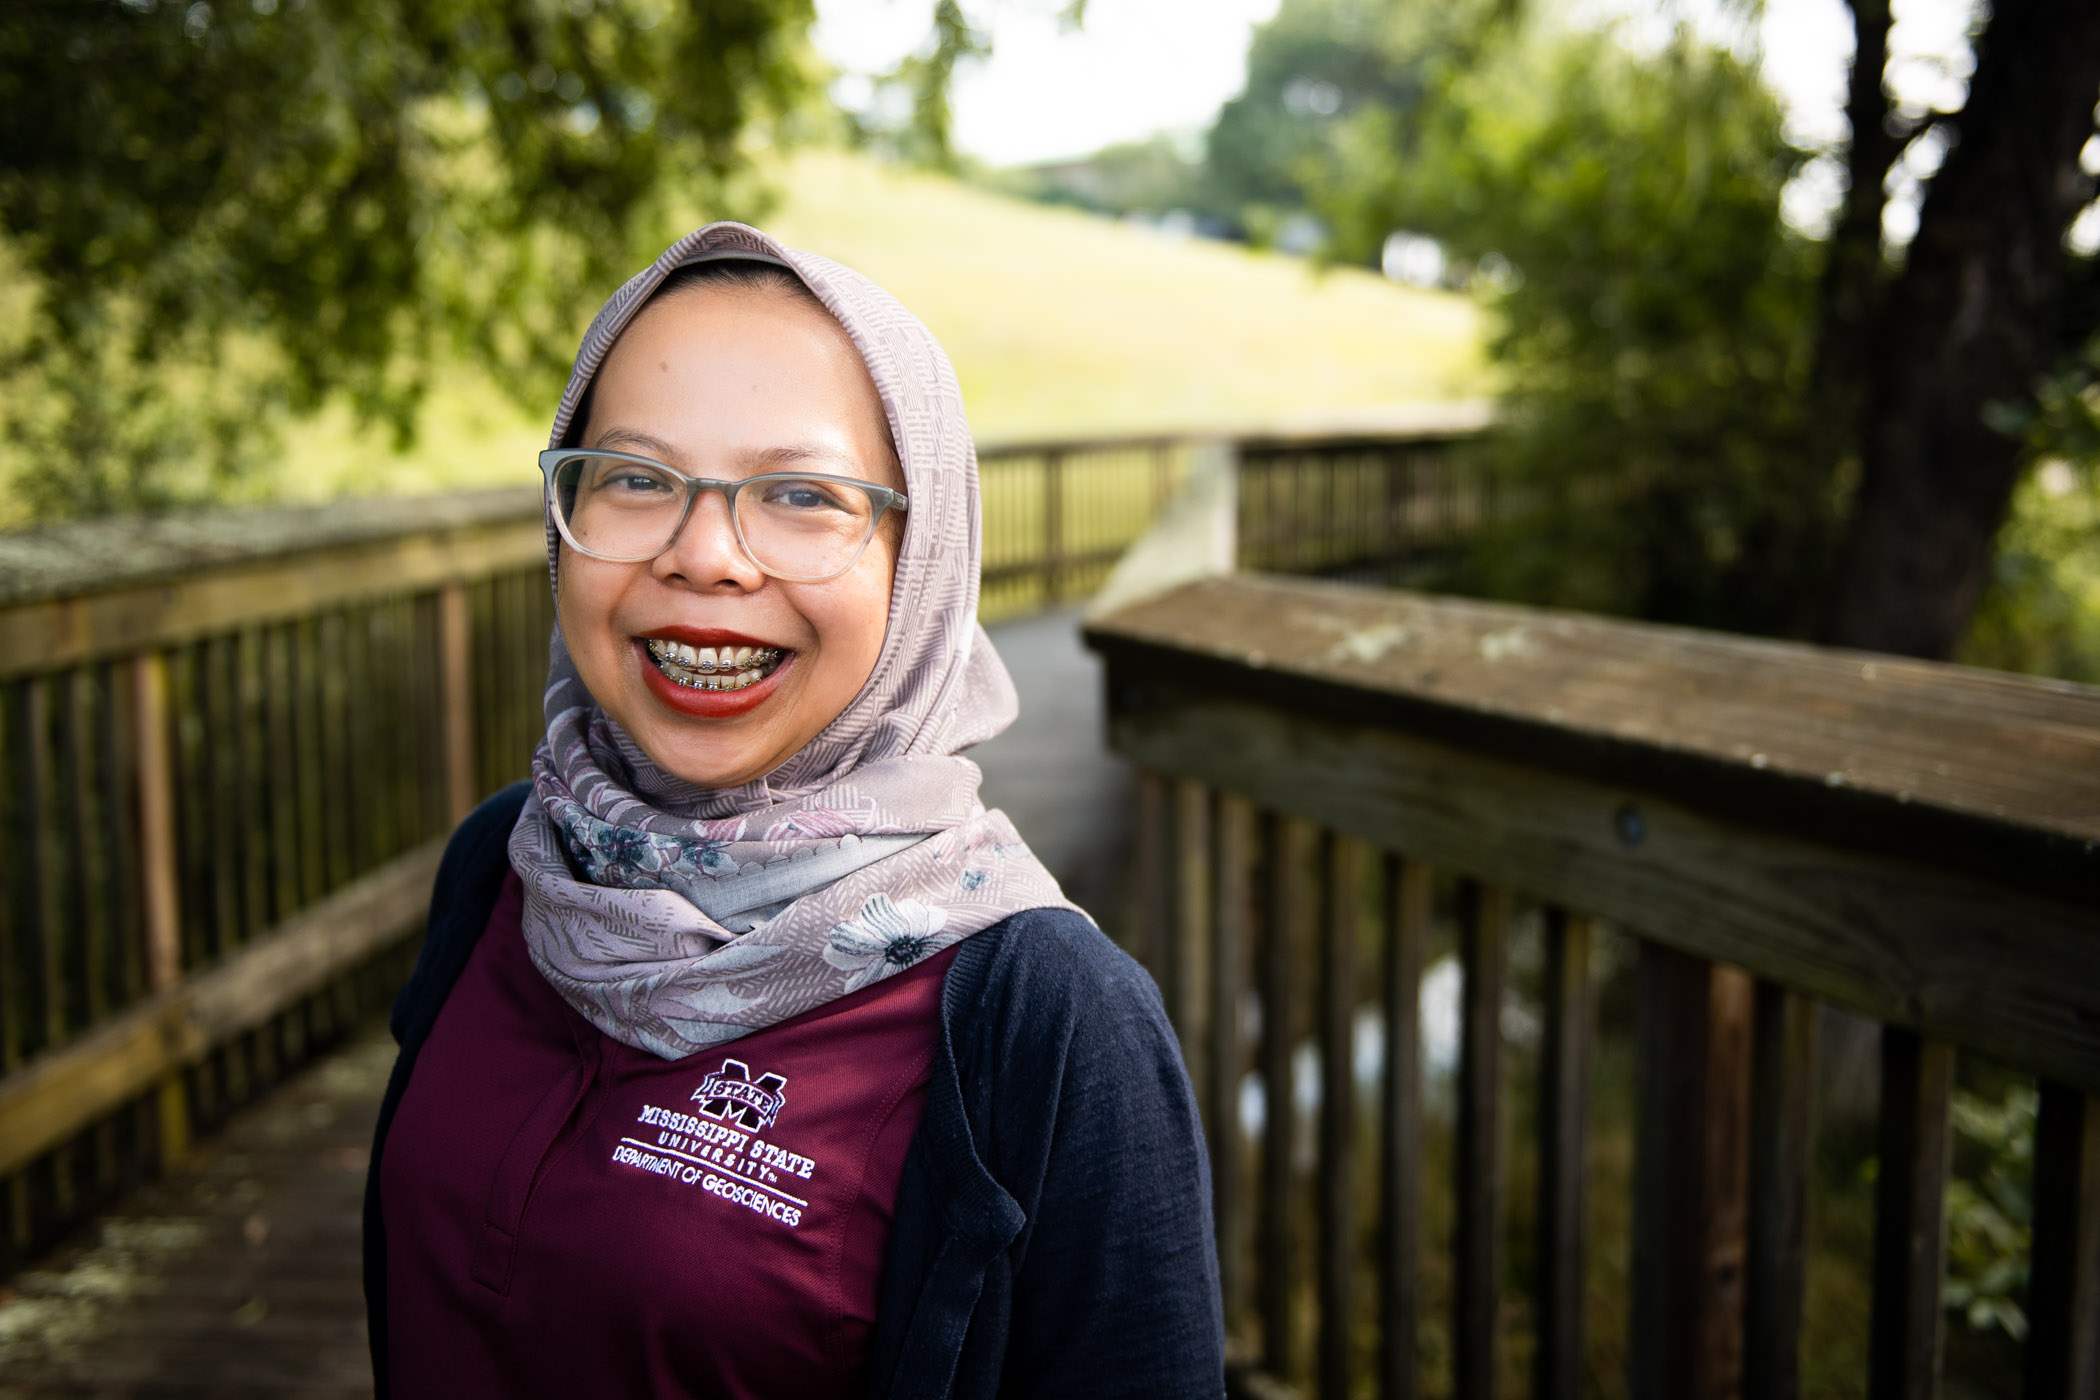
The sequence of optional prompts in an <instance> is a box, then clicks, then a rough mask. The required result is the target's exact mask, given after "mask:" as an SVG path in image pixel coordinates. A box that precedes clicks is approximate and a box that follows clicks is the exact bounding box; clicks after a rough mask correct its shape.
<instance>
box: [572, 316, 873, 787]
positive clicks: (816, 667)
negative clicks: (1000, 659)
mask: <svg viewBox="0 0 2100 1400" xmlns="http://www.w3.org/2000/svg"><path fill="white" fill-rule="evenodd" d="M576 441H577V443H578V445H579V446H583V447H590V448H602V449H605V450H608V451H616V452H631V453H636V454H639V455H641V456H644V457H652V458H654V459H656V460H657V461H659V462H662V463H664V464H665V465H667V466H670V467H675V468H676V469H677V470H679V471H681V472H683V473H685V474H686V475H687V476H696V477H711V478H715V479H720V480H739V479H742V478H744V477H749V476H757V475H760V474H762V473H766V472H782V471H809V472H822V473H825V474H828V475H832V476H849V477H858V478H860V479H862V480H864V481H870V482H874V483H876V484H878V485H882V486H889V487H893V488H895V489H898V490H902V489H903V487H904V478H903V474H902V473H901V472H900V471H899V470H898V468H897V464H896V460H895V458H894V457H893V455H892V454H891V450H890V446H889V440H888V435H887V433H886V431H885V430H884V426H883V412H882V401H881V399H880V398H879V397H878V396H877V395H876V392H875V385H874V383H873V381H871V380H870V379H869V378H868V371H867V367H866V366H865V365H864V364H863V363H862V362H861V358H860V356H859V354H858V353H857V352H856V351H855V350H854V348H853V344H852V342H851V341H850V340H848V339H847V338H846V335H845V332H844V331H843V330H842V329H841V328H840V327H839V324H838V323H837V322H836V321H834V320H833V319H832V318H831V317H830V316H828V315H826V314H825V313H824V312H823V311H822V310H821V309H820V308H818V307H815V306H812V305H810V304H809V303H808V302H807V301H805V300H803V299H802V298H800V297H798V296H794V295H791V294H789V293H786V292H781V291H774V290H759V291H753V290H747V289H743V288H735V287H703V288H700V289H695V290H691V291H685V292H680V293H677V294H674V295H673V296H671V297H669V298H666V299H664V300H661V301H657V302H653V303H651V304H650V305H649V306H647V307H645V308H644V309H643V310H642V312H641V314H640V315H638V316H637V317H636V318H635V319H634V321H633V322H632V323H631V324H630V325H629V326H628V327H627V329H626V330H625V331H623V332H621V334H620V338H619V340H618V341H617V342H616V343H615V344H614V345H613V349H612V353H611V354H610V355H609V356H607V357H606V361H605V363H604V365H603V366H602V367H601V368H600V369H599V371H598V377H597V380H596V382H595V383H594V384H593V386H592V389H591V405H590V417H589V419H588V420H587V421H586V422H585V424H584V430H583V433H582V435H581V436H580V437H579V438H577V439H576ZM890 519H891V518H890V517H885V524H884V526H883V527H882V528H880V529H878V530H877V531H876V533H875V538H874V539H873V540H872V541H870V542H869V544H868V547H867V549H866V550H865V551H864V552H863V553H862V554H861V556H860V559H859V561H858V562H856V563H855V564H854V566H853V567H852V568H851V569H850V570H848V571H847V572H846V573H844V574H842V575H840V576H839V577H838V578H834V579H830V580H827V581H826V582H823V583H788V582H784V581H782V580H780V579H776V578H770V577H768V576H767V575H766V574H764V573H762V572H760V571H759V568H758V566H757V565H755V564H753V563H752V562H751V560H750V559H749V558H748V557H746V556H745V554H744V552H743V549H742V548H741V547H740V546H739V545H738V543H737V538H736V532H735V530H734V528H733V527H732V525H731V523H730V518H729V509H728V504H727V502H726V501H725V500H724V499H723V497H722V496H721V495H720V494H719V493H716V492H709V493H707V494H704V495H702V496H701V497H700V499H699V500H698V501H697V502H696V503H695V504H694V506H693V511H692V514H691V516H689V517H688V518H687V520H686V523H685V528H684V529H683V530H681V531H680V532H679V535H678V538H677V539H676V540H674V541H673V542H672V544H671V547H670V548H669V549H667V550H665V551H664V552H663V553H662V554H659V555H658V556H657V557H656V558H654V559H652V560H649V561H647V562H645V563H639V564H611V563H606V562H605V561H603V560H598V559H592V558H590V557H588V556H586V555H582V554H578V553H576V552H575V551H574V550H572V549H570V548H569V547H568V545H567V544H564V545H563V546H562V552H561V572H560V597H559V600H558V603H557V606H558V608H559V612H560V617H561V629H562V635H563V636H564V637H565V638H566V639H567V641H568V645H569V654H570V655H571V656H572V657H573V658H574V659H575V662H576V670H577V673H578V674H579V675H580V676H581V677H582V678H583V683H584V684H585V685H586V686H588V687H590V692H591V694H592V695H593V696H595V697H596V698H597V701H598V703H599V704H600V705H601V706H603V707H604V709H605V712H606V713H607V714H608V715H610V716H612V718H613V719H615V720H617V721H618V722H619V724H620V726H621V727H622V728H623V729H625V730H626V731H627V733H628V734H629V735H631V736H632V737H633V738H634V741H635V742H636V743H637V744H639V745H641V747H642V751H643V752H644V753H647V754H648V755H649V757H650V758H652V759H654V760H655V761H656V763H657V765H658V766H659V767H661V768H663V769H664V770H665V771H666V772H668V773H671V774H673V775H675V776H677V777H679V778H683V779H684V780H686V781H687V782H690V783H695V784H698V785H700V786H702V787H709V788H726V787H735V786H737V785H739V784H742V783H746V782H749V781H751V780H752V779H754V778H758V777H762V776H763V775H765V774H767V773H770V772H772V771H773V770H774V769H775V768H778V767H779V766H780V765H781V764H782V763H784V762H786V761H787V759H788V758H790V757H791V756H792V755H793V754H794V753H795V752H796V751H797V750H799V749H800V748H801V747H802V746H803V745H804V744H806V743H808V742H809V741H810V740H811V739H813V738H815V737H816V736H817V734H818V733H819V732H821V731H822V730H823V728H824V727H825V726H826V725H828V724H830V723H831V721H832V720H834V719H836V718H837V717H838V715H839V713H840V712H841V711H842V710H844V709H845V708H846V706H847V705H848V704H849V703H850V702H851V701H852V699H853V697H854V696H855V695H857V694H859V692H860V689H861V687H862V686H863V685H864V684H866V682H867V679H868V675H869V673H870V672H871V671H873V670H874V667H875V658H876V656H877V655H878V653H880V651H881V650H882V638H883V631H884V627H885V625H886V622H887V618H888V615H889V604H890V579H891V576H892V574H893V572H894V571H895V568H896V540H897V537H898V535H899V533H900V532H899V531H898V530H897V529H896V528H895V526H894V525H892V524H891V523H890ZM652 641H653V642H655V644H656V647H655V652H654V653H652V650H651V645H650V644H651V642H652ZM674 643H675V644H681V645H683V646H685V647H692V648H700V647H709V648H713V649H715V650H716V652H717V654H718V655H721V654H723V653H724V652H725V649H727V648H731V647H734V648H739V649H741V648H744V647H749V648H751V649H752V650H753V651H755V652H757V651H761V650H762V649H766V648H771V649H773V650H776V651H778V652H780V653H782V659H781V661H780V663H779V664H778V666H776V667H775V668H774V669H773V671H772V672H771V674H770V675H767V676H766V677H765V679H763V680H762V681H760V682H758V683H757V684H755V685H748V686H745V687H743V688H741V689H736V690H728V691H719V692H718V691H712V690H704V689H695V688H692V687H691V686H689V685H685V684H681V683H680V680H678V679H673V677H674V676H682V678H683V679H685V680H692V679H694V678H695V677H694V673H693V672H691V671H681V670H680V669H679V668H678V667H677V665H676V661H675V660H673V659H670V657H669V656H667V659H666V661H665V662H664V663H663V664H659V662H658V660H657V656H658V655H665V654H667V653H669V654H671V655H675V652H676V648H675V647H674V646H673V645H672V644H674ZM725 660H726V657H725ZM759 664H760V665H762V664H763V658H761V659H760V663H759ZM724 669H725V670H726V669H727V667H726V666H725V667H724Z"/></svg>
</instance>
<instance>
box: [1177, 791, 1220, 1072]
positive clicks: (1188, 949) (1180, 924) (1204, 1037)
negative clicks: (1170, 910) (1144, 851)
mask: <svg viewBox="0 0 2100 1400" xmlns="http://www.w3.org/2000/svg"><path fill="white" fill-rule="evenodd" d="M1210 897H1211V862H1210V789H1208V788H1206V787H1205V786H1204V785H1203V784H1201V783H1197V782H1191V781H1189V780H1188V779H1186V778H1180V779H1176V780H1175V782H1174V925H1173V928H1172V930H1171V931H1170V936H1171V937H1172V938H1173V940H1174V964H1175V969H1176V976H1175V978H1174V1000H1173V1002H1172V1003H1171V1004H1170V1005H1169V1006H1168V1008H1167V1010H1168V1013H1169V1015H1170V1016H1171V1017H1172V1019H1173V1022H1174V1029H1175V1031H1176V1032H1177V1033H1178V1034H1179V1035H1180V1037H1181V1060H1182V1063H1183V1064H1184V1065H1186V1066H1187V1067H1188V1072H1189V1082H1190V1083H1191V1084H1192V1085H1193V1086H1194V1087H1195V1090H1196V1094H1197V1100H1196V1101H1197V1102H1198V1103H1204V1102H1208V1101H1209V1100H1210V1097H1211V1091H1212V1089H1213V1087H1214V1086H1213V1085H1212V1083H1211V1068H1210V1064H1209V1060H1210V1011H1211V973H1212V971H1213V969H1212V968H1211V966H1210V952H1211V947H1210V945H1211V907H1210Z"/></svg>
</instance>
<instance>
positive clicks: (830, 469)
mask: <svg viewBox="0 0 2100 1400" xmlns="http://www.w3.org/2000/svg"><path fill="white" fill-rule="evenodd" d="M591 447H592V448H593V449H594V450H596V451H600V452H633V453H636V454H638V455H640V456H643V457H653V458H655V459H656V460H657V461H659V462H662V463H663V464H664V465H666V466H670V467H676V466H679V465H680V463H681V462H682V461H683V457H682V455H681V454H680V452H679V451H678V449H677V448H675V447H673V446H672V445H671V444H670V443H668V442H665V441H664V440H663V439H662V438H660V437H656V436H653V435H652V434H649V433H645V432H642V431H641V430H640V429H637V428H621V427H611V428H607V429H606V430H605V431H604V432H602V433H599V434H598V435H597V439H596V440H595V441H594V442H592V444H591ZM739 458H740V461H741V462H742V463H743V465H744V466H745V467H746V468H747V469H748V470H749V471H750V473H751V475H753V476H758V475H760V474H762V473H765V472H771V471H780V470H783V469H794V468H798V467H799V468H802V469H804V470H815V471H822V472H827V473H830V474H832V475H836V476H860V475H863V474H864V473H863V469H862V466H861V462H860V459H859V458H858V457H856V456H854V455H853V454H852V453H850V452H845V451H842V450H840V449H839V448H836V447H830V446H826V445H825V444H823V443H814V442H811V443H784V444H781V445H780V446H777V447H761V448H756V449H753V450H752V451H749V452H745V453H741V454H739Z"/></svg>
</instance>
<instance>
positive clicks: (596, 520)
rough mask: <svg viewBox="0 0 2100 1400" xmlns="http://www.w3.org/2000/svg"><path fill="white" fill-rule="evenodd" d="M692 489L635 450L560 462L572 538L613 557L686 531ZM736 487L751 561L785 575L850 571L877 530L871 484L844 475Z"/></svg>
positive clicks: (642, 551)
mask: <svg viewBox="0 0 2100 1400" xmlns="http://www.w3.org/2000/svg"><path fill="white" fill-rule="evenodd" d="M685 493H686V485H685V479H684V478H682V477H680V476H679V475H678V474H677V473H675V472H672V471H670V470H669V469H667V468H663V467H656V466H652V465H649V464H646V463H642V462H635V461H631V460H628V459H625V458H618V457H572V458H570V459H569V460H567V461H565V462H563V463H562V464H561V465H560V466H558V467H557V468H555V471H554V502H555V507H556V509H558V510H559V511H560V512H561V514H562V523H563V524H565V525H567V526H568V531H569V536H570V538H571V539H572V540H574V541H575V543H576V544H578V545H580V546H581V547H582V548H583V549H584V550H585V551H586V552H588V553H591V554H595V555H598V556H600V557H602V558H606V559H615V560H642V559H651V558H654V557H655V556H656V555H658V554H660V553H662V552H663V551H664V549H665V548H666V547H668V546H669V545H670V543H671V539H672V537H673V536H674V535H675V534H677V532H678V526H679V521H680V519H681V517H682V516H683V514H684V511H685ZM734 495H735V505H734V509H735V513H736V523H737V526H738V529H739V530H740V532H741V534H742V536H743V541H744V548H745V550H746V552H747V553H749V554H750V556H751V562H753V563H754V564H756V565H758V567H759V568H761V569H764V570H765V571H766V572H767V573H769V574H775V575H779V576H781V577H785V578H799V579H822V578H830V577H832V576H834V575H836V574H839V573H842V572H843V571H844V570H846V569H847V568H848V567H850V566H851V565H852V563H853V561H854V559H855V558H856V557H858V555H859V554H860V551H861V548H862V547H863V546H864V545H866V544H867V542H868V537H869V536H870V535H872V534H873V533H874V530H875V517H876V509H875V503H874V501H873V500H872V499H871V498H870V497H869V495H868V493H867V492H866V491H864V490H861V489H859V488H858V487H854V486H848V485H841V484H840V483H838V482H834V481H825V480H821V479H813V478H805V477H787V476H762V477H754V478H753V479H752V480H750V481H748V482H745V483H744V484H743V485H742V486H740V487H739V488H737V490H736V492H735V493H734Z"/></svg>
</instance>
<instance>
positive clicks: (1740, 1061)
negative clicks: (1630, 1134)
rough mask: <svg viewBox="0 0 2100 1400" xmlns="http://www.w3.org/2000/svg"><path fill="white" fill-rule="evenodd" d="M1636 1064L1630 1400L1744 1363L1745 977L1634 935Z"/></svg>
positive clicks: (1686, 1391)
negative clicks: (1637, 953) (1637, 954)
mask: <svg viewBox="0 0 2100 1400" xmlns="http://www.w3.org/2000/svg"><path fill="white" fill-rule="evenodd" d="M1639 979H1640V987H1639V993H1638V997H1639V1011H1638V1018H1639V1050H1638V1063H1637V1065H1636V1069H1635V1076H1636V1088H1635V1096H1636V1103H1637V1109H1636V1114H1637V1121H1636V1124H1635V1143H1634V1178H1633V1180H1634V1185H1633V1194H1634V1218H1633V1319H1632V1321H1633V1336H1632V1345H1631V1349H1630V1350H1631V1367H1630V1369H1631V1373H1632V1374H1631V1377H1630V1379H1631V1381H1632V1385H1631V1387H1630V1389H1631V1393H1632V1395H1633V1397H1634V1400H1725V1397H1731V1396H1734V1395H1735V1394H1736V1393H1737V1390H1738V1386H1739V1384H1740V1377H1741V1375H1742V1353H1743V1337H1742V1319H1743V1263H1744V1252H1745V1249H1746V1240H1745V1232H1746V1216H1747V1212H1748V1207H1749V1201H1748V1193H1749V1143H1748V1133H1749V1114H1750V1022H1751V1013H1752V1002H1753V999H1754V990H1753V987H1752V984H1751V981H1750V978H1749V977H1748V976H1747V975H1746V974H1744V973H1742V972H1740V971H1737V970H1735V969H1733V968H1723V967H1716V966H1715V965H1714V964H1712V963H1710V962H1707V961H1706V960H1704V959H1702V958H1696V957H1693V956H1691V955H1690V954H1688V953H1680V952H1677V951H1675V950H1674V949H1670V948H1666V947H1664V946H1662V945H1661V944H1657V943H1647V942H1644V943H1643V944H1642V945H1641V960H1640V970H1639Z"/></svg>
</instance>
